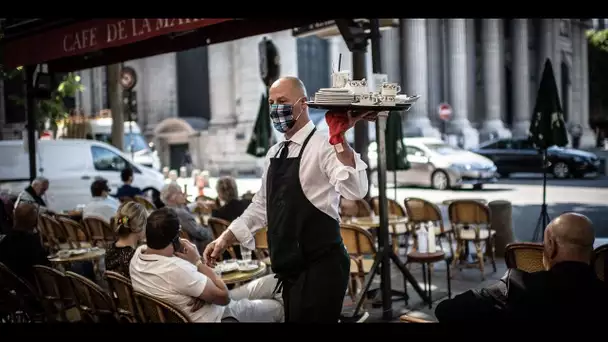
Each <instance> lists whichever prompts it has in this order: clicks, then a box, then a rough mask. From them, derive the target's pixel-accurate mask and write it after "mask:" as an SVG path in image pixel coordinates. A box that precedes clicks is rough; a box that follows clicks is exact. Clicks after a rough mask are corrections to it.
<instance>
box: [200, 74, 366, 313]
mask: <svg viewBox="0 0 608 342" xmlns="http://www.w3.org/2000/svg"><path fill="white" fill-rule="evenodd" d="M306 98H307V96H306V88H305V87H304V84H303V83H302V81H300V80H299V79H297V78H295V77H283V78H281V79H279V80H277V81H276V82H274V83H273V84H272V86H271V87H270V92H269V102H270V117H271V119H272V123H273V126H274V128H275V129H276V130H277V131H279V132H281V133H283V134H284V137H285V141H284V142H281V143H278V144H276V145H274V146H272V147H271V148H270V150H269V151H268V154H267V156H266V163H265V171H264V174H263V176H262V187H261V188H260V190H259V191H258V192H256V194H255V196H254V197H253V199H252V203H251V204H250V205H249V207H248V208H247V209H246V210H245V212H244V213H243V214H242V215H241V216H240V217H239V218H238V219H236V220H234V221H233V222H232V224H231V225H230V227H229V228H228V229H227V230H226V231H225V232H224V233H223V234H222V235H221V236H220V237H219V238H218V239H217V240H215V241H214V242H212V243H210V244H209V245H208V246H207V249H206V251H205V253H204V257H205V260H206V261H207V262H208V263H210V264H214V263H215V260H217V258H218V257H219V256H220V255H221V253H222V252H223V251H224V250H225V249H226V247H227V246H231V245H232V244H233V243H235V242H237V241H238V242H240V243H241V245H242V246H244V247H245V248H248V249H254V248H255V239H254V234H255V233H256V232H257V231H258V230H259V229H260V228H262V227H265V226H267V227H268V245H269V248H270V258H271V264H272V270H273V271H274V272H275V273H276V275H277V278H278V279H279V283H278V285H277V288H276V290H277V291H282V293H281V294H282V297H283V301H284V305H285V321H286V322H329V323H336V322H338V320H339V317H340V313H341V310H342V303H343V300H344V294H345V293H346V287H347V283H348V277H349V272H350V261H349V257H348V254H347V252H346V249H345V247H344V245H343V243H342V237H341V236H340V224H339V220H340V216H339V201H340V196H343V197H344V198H347V199H350V200H358V199H361V198H363V197H364V196H365V195H366V194H367V190H368V183H367V175H366V173H365V170H366V168H367V165H366V164H365V163H364V162H363V161H361V158H360V157H359V155H358V154H357V153H355V152H354V151H353V150H352V148H351V147H350V146H349V145H348V143H347V142H344V143H342V149H339V148H338V149H334V147H333V146H332V145H331V144H330V143H329V141H328V137H327V136H325V135H323V134H321V133H319V132H317V131H316V128H315V125H314V124H313V123H312V122H311V121H310V118H309V115H308V106H307V102H306ZM346 114H347V113H345V115H346ZM356 121H357V120H352V119H351V122H350V127H352V126H353V125H354V123H355V122H356ZM337 151H341V152H337Z"/></svg>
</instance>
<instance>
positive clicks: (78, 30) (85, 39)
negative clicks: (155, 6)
mask: <svg viewBox="0 0 608 342" xmlns="http://www.w3.org/2000/svg"><path fill="white" fill-rule="evenodd" d="M228 20H232V19H177V18H137V19H95V20H90V21H85V22H81V23H76V24H72V25H69V26H65V27H61V28H57V29H54V30H50V31H47V32H41V33H38V34H35V35H32V36H26V37H23V38H17V39H15V40H12V41H7V42H6V43H5V51H6V55H5V58H4V63H5V65H6V66H7V67H9V68H14V67H17V66H20V65H33V64H40V63H45V62H49V61H53V60H56V59H60V58H63V57H69V56H75V55H82V54H87V53H91V52H94V51H98V50H102V49H107V48H112V47H118V46H122V45H126V44H132V43H135V42H139V41H143V40H146V39H150V38H154V37H157V36H160V35H165V34H170V33H178V32H184V31H191V30H195V29H198V28H201V27H205V26H209V25H213V24H217V23H221V22H225V21H228Z"/></svg>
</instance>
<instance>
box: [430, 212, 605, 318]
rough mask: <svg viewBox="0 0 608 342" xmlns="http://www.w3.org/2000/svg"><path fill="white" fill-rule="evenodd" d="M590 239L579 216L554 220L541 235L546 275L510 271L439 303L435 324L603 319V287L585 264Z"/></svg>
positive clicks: (590, 229) (589, 228)
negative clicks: (487, 285)
mask: <svg viewBox="0 0 608 342" xmlns="http://www.w3.org/2000/svg"><path fill="white" fill-rule="evenodd" d="M594 236H595V234H594V231H593V225H592V223H591V221H590V220H589V219H588V218H587V217H586V216H585V215H581V214H577V213H565V214H562V215H560V216H559V217H557V218H556V219H554V220H553V221H551V223H549V225H548V226H547V228H546V230H545V235H544V251H543V264H544V266H545V268H546V271H540V272H534V273H527V272H525V271H522V270H518V269H510V270H508V271H507V273H506V274H505V275H504V277H503V278H502V279H501V280H500V282H498V283H497V284H495V285H492V286H490V287H487V288H483V289H481V290H469V291H466V292H464V293H462V294H460V295H458V296H456V297H454V298H453V299H448V300H445V301H443V302H441V303H440V304H439V305H438V306H437V308H436V309H435V316H436V317H437V319H438V320H439V321H440V322H452V321H463V320H470V321H475V320H532V319H535V320H538V319H543V320H545V319H555V320H563V319H576V318H578V317H581V315H594V317H593V318H594V319H596V318H599V317H598V316H597V315H598V314H599V315H600V316H601V317H603V318H608V314H607V313H606V310H605V308H606V307H608V286H606V284H605V283H604V282H602V281H600V280H599V279H598V278H597V276H596V275H595V272H594V270H593V269H592V268H591V266H590V265H589V263H590V260H591V256H592V253H593V242H594V240H595V237H594Z"/></svg>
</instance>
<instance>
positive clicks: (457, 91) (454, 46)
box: [448, 19, 479, 148]
mask: <svg viewBox="0 0 608 342" xmlns="http://www.w3.org/2000/svg"><path fill="white" fill-rule="evenodd" d="M466 33H467V30H466V20H465V19H448V46H449V51H450V54H449V58H450V60H449V68H450V99H451V102H452V103H451V105H452V110H453V118H452V121H451V122H450V123H451V128H452V132H453V133H455V134H457V135H460V136H462V137H463V138H464V144H463V147H464V148H469V147H475V146H477V145H478V144H479V134H478V132H477V130H476V129H474V128H473V127H471V123H470V122H469V119H468V117H469V110H468V109H469V100H468V84H469V83H468V82H469V78H470V73H469V68H468V66H469V65H468V63H469V62H468V59H467V56H468V53H467V37H466Z"/></svg>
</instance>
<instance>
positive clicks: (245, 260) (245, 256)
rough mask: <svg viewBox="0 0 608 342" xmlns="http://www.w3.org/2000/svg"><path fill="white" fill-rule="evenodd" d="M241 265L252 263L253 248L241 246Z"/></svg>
mask: <svg viewBox="0 0 608 342" xmlns="http://www.w3.org/2000/svg"><path fill="white" fill-rule="evenodd" d="M238 263H239V266H240V267H245V266H248V265H249V264H251V249H248V248H246V247H244V246H241V260H239V261H238Z"/></svg>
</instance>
